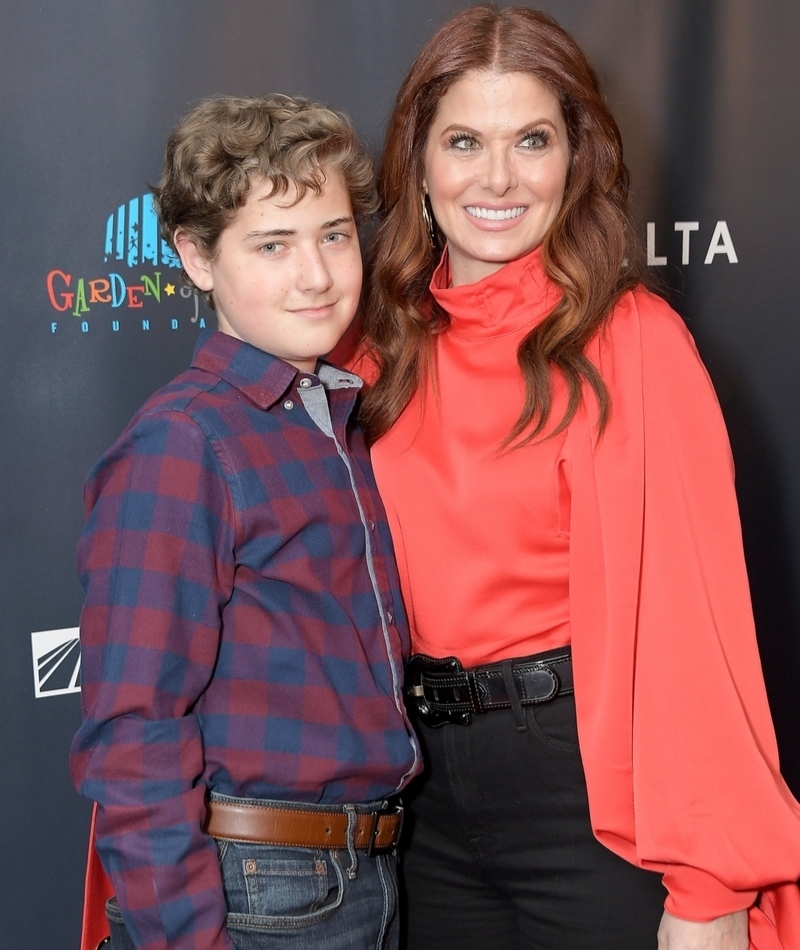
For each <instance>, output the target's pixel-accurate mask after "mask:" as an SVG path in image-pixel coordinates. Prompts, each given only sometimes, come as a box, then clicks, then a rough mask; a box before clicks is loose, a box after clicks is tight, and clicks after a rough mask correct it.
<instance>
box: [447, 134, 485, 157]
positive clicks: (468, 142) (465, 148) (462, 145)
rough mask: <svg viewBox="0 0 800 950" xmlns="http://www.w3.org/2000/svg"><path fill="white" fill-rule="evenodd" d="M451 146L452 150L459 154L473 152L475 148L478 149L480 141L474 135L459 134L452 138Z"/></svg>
mask: <svg viewBox="0 0 800 950" xmlns="http://www.w3.org/2000/svg"><path fill="white" fill-rule="evenodd" d="M449 145H450V148H452V149H455V150H456V151H458V152H471V151H472V150H473V149H474V148H477V146H478V141H477V139H476V138H475V137H474V136H473V135H465V134H463V133H458V134H457V135H451V136H450V140H449Z"/></svg>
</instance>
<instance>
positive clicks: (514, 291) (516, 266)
mask: <svg viewBox="0 0 800 950" xmlns="http://www.w3.org/2000/svg"><path fill="white" fill-rule="evenodd" d="M450 279H451V278H450V260H449V257H448V253H447V248H445V251H444V254H442V259H441V261H440V262H439V265H438V267H437V268H436V270H435V271H434V272H433V277H432V278H431V285H430V290H431V294H432V295H433V298H434V299H435V300H436V302H437V303H438V304H439V306H440V307H442V308H443V309H444V310H446V311H447V312H448V313H449V314H450V317H451V323H450V330H449V332H450V333H452V334H454V335H455V336H459V337H463V338H465V339H485V338H487V337H493V336H502V335H503V334H506V333H513V332H514V331H515V330H519V329H520V328H522V327H526V326H529V325H533V324H535V323H538V322H539V321H540V320H541V319H542V318H543V317H545V316H546V314H547V313H549V312H550V311H551V310H552V309H553V307H554V306H555V305H556V303H557V302H558V299H559V297H560V293H559V290H558V288H557V287H556V286H555V284H553V283H552V282H551V281H550V280H549V279H548V277H547V275H546V274H545V271H544V264H543V263H542V249H541V247H537V248H536V249H535V250H533V251H531V252H530V253H529V254H526V255H525V256H524V257H520V258H517V260H515V261H510V262H509V263H508V264H504V265H503V266H502V267H501V268H500V270H498V271H495V272H494V274H490V275H489V276H488V277H484V278H483V279H482V280H479V281H476V282H475V283H474V284H461V285H459V286H458V287H450V286H449V284H450Z"/></svg>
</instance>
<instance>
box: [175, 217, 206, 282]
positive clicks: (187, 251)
mask: <svg viewBox="0 0 800 950" xmlns="http://www.w3.org/2000/svg"><path fill="white" fill-rule="evenodd" d="M173 241H174V243H175V250H176V251H177V252H178V256H179V257H180V259H181V264H183V269H184V270H185V271H186V273H187V274H188V275H189V277H190V278H191V280H192V283H193V284H194V285H195V287H197V289H198V290H213V289H214V278H213V276H212V274H211V267H210V264H209V261H208V258H207V257H206V256H205V254H203V252H202V251H201V250H200V248H199V247H198V246H197V241H196V240H195V238H193V237H192V236H191V234H189V233H188V232H187V231H184V230H183V229H181V228H178V230H177V231H176V232H175V237H174V238H173Z"/></svg>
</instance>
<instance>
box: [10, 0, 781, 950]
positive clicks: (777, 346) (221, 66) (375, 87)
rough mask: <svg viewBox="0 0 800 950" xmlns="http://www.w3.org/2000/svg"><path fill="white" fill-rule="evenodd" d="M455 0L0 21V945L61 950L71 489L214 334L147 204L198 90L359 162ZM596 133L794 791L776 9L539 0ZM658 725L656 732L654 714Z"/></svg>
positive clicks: (68, 944) (82, 8)
mask: <svg viewBox="0 0 800 950" xmlns="http://www.w3.org/2000/svg"><path fill="white" fill-rule="evenodd" d="M466 5H467V4H465V3H459V2H454V0H292V2H291V3H278V2H272V0H225V2H222V0H170V2H169V3H163V2H160V0H136V2H132V0H105V2H103V0H80V2H78V0H41V2H37V3H31V2H30V0H4V2H3V4H2V8H0V156H1V157H2V162H1V165H0V168H1V169H2V174H1V175H0V196H1V197H0V215H1V219H0V235H1V237H0V241H1V242H2V243H1V244H0V247H1V248H2V253H0V275H2V276H1V278H0V293H1V294H2V296H0V305H1V306H2V317H0V433H1V434H2V441H0V445H1V446H2V450H1V451H2V463H1V464H0V545H1V546H2V547H1V550H2V562H1V563H2V571H0V597H1V598H2V599H1V601H0V603H1V605H2V610H1V611H0V752H1V753H2V780H0V814H2V815H3V818H4V828H3V842H4V851H5V853H4V861H3V863H4V868H5V873H4V874H3V886H2V888H0V941H1V942H2V944H3V946H8V947H14V948H16V950H45V948H47V950H53V948H64V950H71V948H75V947H77V941H78V934H79V921H80V902H81V894H82V874H83V867H84V858H85V845H86V834H87V827H88V818H89V805H88V803H87V802H85V801H83V800H81V799H79V798H78V796H77V795H76V794H75V792H74V790H73V789H72V786H71V784H70V781H69V774H68V766H67V754H68V749H69V744H70V741H71V738H72V735H73V733H74V732H75V730H76V728H77V726H78V723H79V719H80V705H79V696H78V690H79V686H80V651H79V643H78V630H77V625H78V619H79V612H80V607H81V599H82V594H81V588H80V585H79V583H78V580H77V577H76V573H75V567H74V549H75V543H76V540H77V537H78V535H79V533H80V530H81V527H82V523H83V503H82V484H83V480H84V477H85V475H86V472H87V470H88V469H89V467H90V465H91V464H92V463H93V461H94V460H95V459H96V458H97V457H98V455H99V454H100V453H101V452H102V451H103V450H104V449H105V448H106V447H107V446H108V445H109V444H110V443H111V442H112V441H113V439H114V438H115V437H116V435H117V434H118V433H119V431H120V430H121V429H122V427H123V426H124V425H125V423H126V422H127V421H128V419H129V417H130V416H131V414H132V413H133V411H134V410H135V409H136V408H137V407H138V405H139V404H140V403H141V402H142V401H143V400H144V399H145V398H146V397H147V396H148V395H149V394H150V393H151V392H152V391H153V390H154V389H156V388H157V387H158V386H160V385H161V384H162V383H164V382H166V381H167V380H168V379H170V378H171V377H172V376H173V375H175V374H176V373H178V372H179V371H180V370H182V369H183V368H184V367H185V366H186V365H187V363H188V360H189V357H190V354H191V352H192V348H193V345H194V342H195V339H196V337H197V334H198V332H199V330H200V329H201V328H203V327H204V326H207V325H209V326H213V317H212V315H211V314H210V313H209V311H207V310H206V309H205V307H204V305H202V304H200V303H198V300H197V299H196V298H195V297H194V296H193V295H192V294H191V293H189V292H188V290H187V289H186V288H185V287H183V286H182V284H181V282H180V280H179V270H178V267H177V266H176V261H175V259H174V258H173V256H172V255H171V253H170V251H169V249H168V248H167V246H166V245H165V244H164V243H163V242H162V240H161V239H160V236H159V233H158V226H157V221H156V218H155V215H154V213H153V207H152V202H151V199H150V194H149V191H148V184H149V183H152V182H154V181H156V180H157V179H158V177H159V175H160V168H161V160H162V155H163V148H164V143H165V140H166V137H167V135H168V134H169V132H170V130H171V129H172V127H173V126H174V125H175V123H176V121H177V119H178V118H179V117H180V116H181V115H182V114H183V113H184V112H186V110H187V108H188V107H189V105H190V104H191V103H193V102H194V101H195V100H197V99H198V98H200V97H202V96H206V95H210V94H214V93H227V94H247V95H258V94H262V93H266V92H276V91H278V92H287V93H295V94H303V95H307V96H310V97H312V98H317V99H322V100H324V101H326V102H328V103H330V104H332V105H336V106H339V107H342V108H344V109H346V110H347V111H348V112H349V113H350V114H351V115H352V117H353V119H354V121H355V123H356V126H357V127H358V129H359V130H360V132H361V133H362V134H363V136H364V137H365V138H366V139H367V141H368V142H369V143H370V146H371V147H372V148H373V149H374V151H375V153H376V154H377V153H378V151H379V149H380V144H381V138H382V133H383V128H384V123H385V119H386V116H387V114H388V111H389V107H390V104H391V102H392V100H393V97H394V94H395V92H396V90H397V87H398V85H399V83H400V80H401V79H402V77H403V75H404V74H405V71H406V70H407V68H408V66H409V65H410V63H411V61H412V59H413V57H414V56H415V55H416V53H417V51H418V50H419V48H420V46H421V44H422V42H423V41H424V40H425V39H426V38H427V37H428V36H429V35H430V34H431V32H432V31H433V30H434V28H436V27H437V26H438V25H439V24H440V23H442V22H443V21H444V20H445V19H446V18H447V17H448V16H450V15H451V14H452V13H454V12H455V11H456V10H458V9H460V8H461V7H463V6H466ZM538 6H539V7H540V8H542V9H545V10H546V11H547V12H549V13H551V14H553V15H554V16H555V17H556V18H557V19H558V20H559V21H560V22H561V23H562V24H563V25H564V26H565V27H566V28H567V29H568V30H570V31H571V32H572V33H573V34H574V35H575V36H576V38H577V39H578V40H579V41H580V42H581V43H582V45H583V46H584V48H585V49H586V50H587V51H588V53H589V56H590V59H591V60H592V61H593V62H594V64H595V65H596V67H597V69H598V71H599V73H600V75H601V77H602V80H603V83H604V88H605V90H606V94H607V97H608V99H609V102H610V104H611V106H612V108H613V110H614V112H615V114H616V116H617V119H618V121H619V123H620V126H621V128H622V131H623V135H624V138H625V144H626V156H627V159H628V164H629V165H630V167H631V170H632V174H633V180H634V190H635V197H636V209H637V220H638V226H639V227H640V228H641V234H642V239H643V241H645V242H646V246H647V253H648V261H649V264H650V266H651V267H652V268H653V269H654V271H656V272H657V273H658V274H659V275H660V277H661V278H662V281H663V286H664V290H665V293H666V294H667V295H668V296H669V297H670V299H671V301H672V302H673V304H674V305H675V307H676V308H677V309H678V310H679V311H680V312H681V313H682V314H683V315H684V317H685V318H686V320H687V321H688V323H689V326H690V328H691V330H692V332H693V333H694V335H695V337H696V339H697V341H698V344H699V347H700V350H701V353H702V355H703V357H704V359H705V361H706V363H707V365H708V367H709V371H710V373H711V375H712V377H713V379H714V382H715V384H716V386H717V389H718V392H719V395H720V399H721V402H722V404H723V409H724V412H725V415H726V418H727V421H728V425H729V428H730V433H731V439H732V442H733V447H734V455H735V458H736V464H737V477H738V490H739V495H740V501H741V507H742V517H743V524H744V532H745V541H746V550H747V558H748V564H749V569H750V574H751V582H752V588H753V597H754V601H755V610H756V616H757V621H758V628H759V642H760V647H761V651H762V656H763V662H764V668H765V673H766V677H767V685H768V689H769V695H770V701H771V704H772V709H773V713H774V716H775V721H776V726H777V729H778V736H779V741H780V746H781V752H782V758H783V764H784V772H785V774H786V777H787V779H788V781H789V782H790V784H791V785H792V787H793V789H794V790H795V793H796V794H797V793H800V736H798V729H797V727H796V708H797V706H796V703H797V700H796V683H797V682H798V676H800V603H799V599H800V439H799V438H798V435H799V434H800V433H799V432H798V428H799V426H798V419H799V418H800V382H799V380H800V370H799V368H798V356H800V319H798V317H799V316H800V314H798V281H797V276H798V274H800V253H799V252H800V238H798V224H797V220H798V215H799V214H800V115H799V114H798V110H797V108H796V104H795V96H796V90H797V89H798V88H800V56H798V54H797V37H798V36H800V6H798V4H797V3H796V2H795V0H775V2H772V3H769V4H764V3H763V2H762V0H716V2H711V0H651V2H648V3H641V2H640V0H541V2H540V3H539V4H538ZM665 714H668V711H665Z"/></svg>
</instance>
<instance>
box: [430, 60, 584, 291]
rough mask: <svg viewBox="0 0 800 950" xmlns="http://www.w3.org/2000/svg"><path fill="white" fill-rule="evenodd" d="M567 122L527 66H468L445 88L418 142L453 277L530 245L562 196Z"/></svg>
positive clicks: (482, 269)
mask: <svg viewBox="0 0 800 950" xmlns="http://www.w3.org/2000/svg"><path fill="white" fill-rule="evenodd" d="M568 167H569V148H568V145H567V128H566V125H565V123H564V118H563V116H562V115H561V106H560V105H559V102H558V100H557V99H556V97H555V96H554V95H553V93H552V92H551V91H550V90H549V89H548V87H547V86H545V85H544V84H543V83H542V82H540V81H539V80H538V79H535V78H534V77H533V76H530V75H529V74H528V73H497V72H493V71H491V70H474V71H471V72H468V73H465V75H464V76H462V77H461V79H459V80H458V81H457V82H455V83H453V85H452V86H451V87H450V88H449V89H448V90H447V92H446V93H445V95H444V96H443V97H442V99H441V101H440V102H439V108H438V110H437V112H436V115H435V117H434V120H433V123H432V125H431V128H430V132H429V133H428V141H427V143H426V146H425V179H424V183H425V187H426V189H427V191H428V194H429V195H430V201H431V207H432V208H433V214H434V217H435V218H436V222H437V224H438V225H439V227H440V228H441V230H442V233H443V234H444V236H445V238H447V244H448V248H449V253H450V269H451V274H452V280H453V286H457V285H458V284H467V283H474V282H475V281H477V280H480V279H481V278H483V277H486V276H488V275H489V274H493V273H494V272H495V271H497V270H499V269H500V268H501V267H502V266H503V265H504V264H507V263H508V262H509V261H512V260H515V259H516V258H518V257H521V256H522V255H524V254H527V253H528V251H532V250H533V249H534V248H535V247H538V246H539V245H540V244H541V243H542V240H543V239H544V236H545V234H546V233H547V230H548V228H549V227H550V225H551V224H552V223H553V221H554V220H555V217H556V215H557V214H558V211H559V209H560V208H561V203H562V201H563V200H564V188H565V186H566V180H567V169H568Z"/></svg>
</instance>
